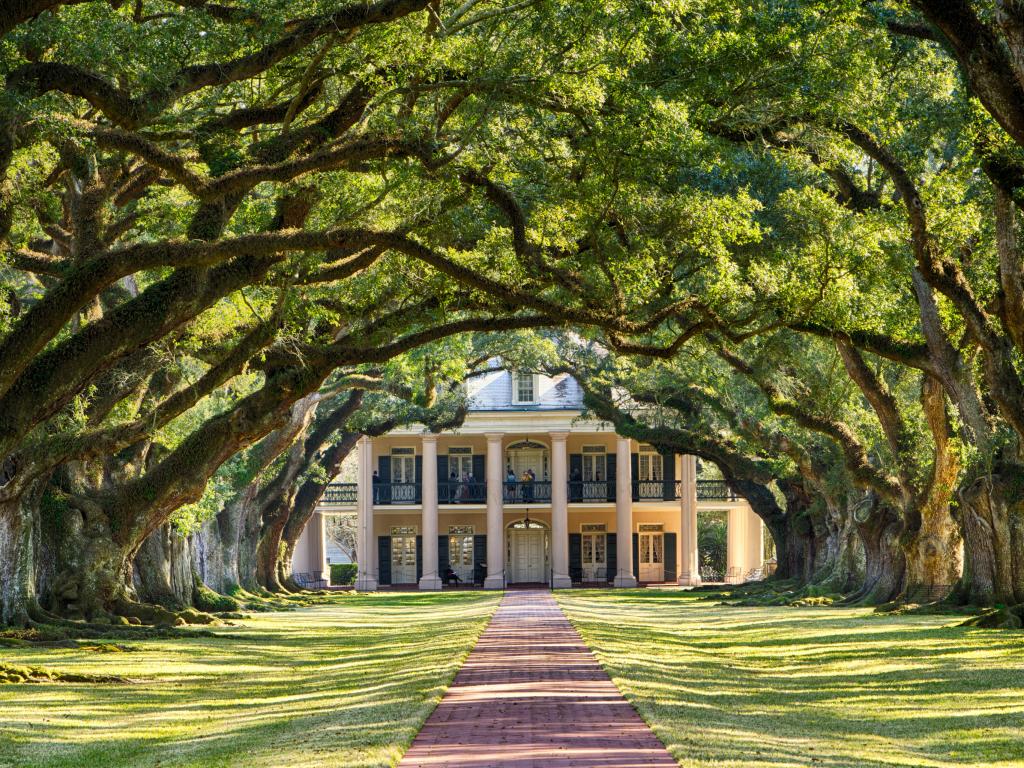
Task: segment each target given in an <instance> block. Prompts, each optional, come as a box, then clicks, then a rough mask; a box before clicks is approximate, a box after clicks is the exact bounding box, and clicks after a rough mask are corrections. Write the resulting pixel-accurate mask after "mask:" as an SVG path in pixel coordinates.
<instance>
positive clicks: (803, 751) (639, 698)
mask: <svg viewBox="0 0 1024 768" xmlns="http://www.w3.org/2000/svg"><path fill="white" fill-rule="evenodd" d="M556 598H557V599H558V601H559V603H560V604H561V606H562V608H563V609H564V610H565V612H566V615H568V617H569V619H570V620H571V621H572V622H573V624H574V625H575V626H576V627H577V629H579V631H580V633H581V634H582V635H583V639H584V640H585V641H586V642H587V644H588V645H589V646H590V648H591V649H592V650H593V651H594V653H595V655H596V656H597V658H598V660H599V661H600V662H601V664H602V665H603V666H604V668H605V669H606V670H607V671H608V673H609V675H611V677H612V679H613V680H614V681H615V683H616V685H618V687H619V688H620V690H621V691H622V692H623V694H624V695H625V696H626V698H627V699H629V701H630V702H631V703H632V704H633V705H634V706H635V707H636V708H637V710H638V711H639V712H640V714H641V715H642V716H643V718H644V719H645V720H646V721H647V722H648V723H649V724H650V725H651V727H652V728H653V729H654V731H655V733H656V734H657V735H658V736H659V738H661V739H662V741H664V742H665V744H666V746H668V748H669V750H670V752H671V753H672V754H673V756H674V757H675V758H676V759H677V760H678V761H679V762H680V764H681V765H682V766H684V767H685V768H697V767H698V766H699V767H700V768H706V767H708V766H721V765H728V766H730V767H735V768H766V767H767V766H772V768H782V767H784V766H829V768H840V767H842V766H850V767H851V768H853V767H854V766H856V767H857V768H861V767H867V768H872V767H876V768H882V766H915V768H916V767H917V766H930V767H932V768H964V767H965V766H980V765H985V766H998V767H999V768H1010V767H1011V766H1013V767H1015V768H1022V767H1024V739H1021V737H1020V734H1021V733H1024V640H1022V638H1021V636H1020V634H1019V633H1016V634H1015V633H1000V632H992V631H983V630H974V629H964V628H958V627H955V626H953V625H954V624H956V623H957V621H958V619H956V618H950V617H944V616H906V615H904V616H899V615H876V614H873V613H872V612H871V611H870V610H866V609H853V608H789V607H766V608H752V607H743V608H737V607H729V606H721V605H718V604H716V603H715V602H714V601H710V600H706V599H701V594H700V593H688V592H684V591H674V592H673V591H667V590H666V591H665V592H663V593H658V594H652V591H650V590H647V591H644V590H636V591H621V592H620V591H613V590H602V591H590V592H582V591H577V592H558V593H556Z"/></svg>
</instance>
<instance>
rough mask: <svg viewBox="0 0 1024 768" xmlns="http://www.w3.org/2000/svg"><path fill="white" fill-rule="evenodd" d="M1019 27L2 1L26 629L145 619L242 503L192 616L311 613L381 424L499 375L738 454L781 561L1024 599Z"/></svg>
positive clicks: (841, 16)
mask: <svg viewBox="0 0 1024 768" xmlns="http://www.w3.org/2000/svg"><path fill="white" fill-rule="evenodd" d="M1022 30H1024V11H1021V9H1019V8H1017V6H1016V4H1013V3H1004V4H1000V5H999V6H998V8H996V9H992V8H989V7H988V6H987V5H985V4H981V3H972V2H962V3H952V4H951V3H939V2H927V1H925V0H915V2H911V3H897V2H869V3H864V2H860V1H858V2H838V3H836V2H831V3H820V2H800V3H772V4H761V5H758V6H750V5H749V4H744V3H738V2H724V3H723V2H714V3H711V2H704V1H703V0H695V1H694V2H672V3H643V2H626V1H624V0H623V1H621V2H574V3H565V2H551V1H548V0H524V1H523V2H497V1H496V0H466V2H462V3H448V2H442V1H440V0H414V1H410V0H375V1H374V2H369V3H367V2H341V1H338V2H335V1H330V2H329V1H327V0H317V1H313V2H295V1H291V2H280V1H279V0H252V1H251V2H246V3H241V2H235V3H232V2H227V3H213V2H206V1H205V0H134V2H131V3H128V2H119V1H117V0H110V1H109V2H101V1H100V0H78V1H76V2H56V1H55V0H19V1H18V2H14V3H9V4H7V6H5V9H4V10H3V11H2V12H0V34H2V35H3V39H2V47H0V69H2V72H0V74H2V75H3V78H4V89H3V92H2V96H0V126H2V129H0V171H2V188H0V237H2V247H3V256H2V257H0V258H2V262H0V359H2V360H3V366H2V368H0V458H2V460H3V482H2V484H0V576H2V581H3V588H2V589H0V592H2V600H0V609H2V610H0V620H2V621H4V622H7V623H27V622H32V621H35V622H44V621H59V620H63V619H64V618H66V617H67V616H69V615H70V616H72V617H74V618H78V617H80V616H81V617H85V618H87V619H88V618H93V617H95V616H101V615H107V614H110V613H114V614H118V615H122V616H133V617H136V618H143V617H142V616H141V614H142V613H144V611H143V610H142V609H141V608H140V607H139V606H141V605H143V604H144V603H149V602H165V603H166V602H168V600H169V599H170V598H169V597H168V596H167V595H163V594H160V592H161V589H163V587H161V586H160V585H155V586H154V585H149V586H146V585H144V586H143V591H149V593H150V594H148V595H145V596H144V598H145V599H144V600H141V602H140V597H139V595H138V594H137V592H138V590H137V589H136V587H135V585H134V583H133V582H134V581H135V579H134V578H133V569H135V570H136V571H137V570H138V564H137V558H138V556H139V553H140V552H142V551H144V547H147V546H152V544H149V545H147V543H146V542H147V541H148V540H150V539H151V537H152V536H153V535H154V534H155V533H156V532H157V531H159V530H161V529H162V527H164V526H166V525H167V524H168V523H170V522H172V521H177V523H178V524H179V525H180V526H181V527H183V528H184V529H189V530H198V528H199V527H202V526H206V529H208V530H211V531H212V528H213V527H214V523H213V521H217V524H216V526H215V527H216V528H217V546H216V547H214V551H216V553H217V554H216V557H215V558H214V560H215V561H216V562H215V563H214V562H213V561H210V562H209V563H208V564H207V565H208V566H209V568H208V570H209V574H207V573H205V572H204V573H203V574H202V578H201V579H200V581H202V582H203V586H202V589H200V588H198V587H197V588H196V589H195V590H193V594H192V595H189V596H187V601H192V600H194V598H195V595H196V594H203V589H207V588H208V587H213V589H214V590H215V591H220V592H226V591H230V590H231V589H233V588H235V587H237V586H239V585H243V586H245V587H247V588H250V589H255V588H257V585H258V586H259V588H265V589H270V590H280V589H289V588H295V585H294V583H290V581H289V579H290V574H289V571H288V567H289V566H288V562H289V560H290V549H289V547H290V546H294V543H295V541H296V539H297V536H298V533H299V532H300V531H301V528H302V526H303V525H304V524H305V522H306V520H308V518H309V514H311V511H312V509H313V508H314V507H315V504H316V502H317V500H318V499H319V495H320V494H321V493H322V492H323V489H324V486H325V484H326V482H327V480H329V479H330V476H331V475H332V474H333V473H334V472H336V471H337V467H338V466H339V465H340V462H341V461H342V460H343V459H344V457H345V455H347V453H348V451H349V450H351V448H352V446H353V445H354V442H355V439H356V438H357V436H358V435H360V434H374V433H380V432H383V431H387V430H388V429H390V428H392V427H393V426H394V425H396V424H398V423H403V422H413V421H417V422H422V423H425V424H428V425H435V426H436V428H441V426H442V425H444V424H454V423H458V420H459V419H460V418H461V414H462V413H463V407H464V404H460V402H459V396H458V388H457V387H456V386H455V385H456V384H457V383H458V382H459V381H461V380H463V379H464V378H465V377H466V376H468V375H470V374H471V373H472V372H473V371H474V370H476V369H478V368H479V367H480V366H481V365H483V364H485V363H486V361H487V359H489V358H492V357H502V358H504V359H506V360H509V361H519V364H521V365H525V366H536V367H537V368H538V369H546V370H558V371H569V372H571V373H572V374H573V375H575V376H576V377H577V378H578V379H579V380H580V381H581V383H582V384H583V386H584V388H585V390H586V392H587V406H588V408H589V409H590V410H591V411H592V412H593V413H594V414H595V415H597V416H600V417H601V418H604V419H607V420H609V421H612V422H614V423H615V425H616V426H617V428H618V429H619V430H620V431H621V432H622V433H624V434H629V435H632V436H635V437H638V438H640V439H643V440H645V441H649V442H654V443H655V444H658V445H661V446H664V447H665V448H671V449H672V450H674V451H676V452H680V453H693V454H696V455H698V456H701V457H703V458H705V459H706V460H707V461H709V462H712V463H713V464H715V465H716V466H717V467H718V468H719V469H720V470H721V472H722V473H723V475H724V476H725V477H726V478H727V480H729V482H730V483H732V484H733V486H734V488H736V489H737V490H738V491H739V492H740V493H742V494H743V495H744V496H745V497H746V498H747V499H748V500H749V501H750V503H751V505H752V507H753V508H754V509H755V511H757V513H758V514H759V515H761V516H762V518H763V519H764V520H765V522H766V524H767V525H768V526H769V529H770V530H771V532H772V536H773V538H774V539H775V543H776V546H777V547H778V549H779V552H780V568H781V570H782V571H783V572H784V573H785V574H787V575H792V576H794V577H800V578H802V579H804V580H807V581H814V582H819V583H822V582H824V583H828V584H829V585H831V586H833V587H834V588H835V589H836V590H838V591H842V592H845V593H848V594H850V595H852V596H853V597H854V598H855V599H863V600H867V601H873V602H885V601H890V600H894V599H901V600H905V601H921V600H932V599H938V598H944V597H946V596H947V595H952V596H953V597H954V598H955V599H959V600H962V601H965V602H971V603H978V604H986V605H987V604H993V603H999V604H1011V605H1013V604H1020V603H1024V562H1022V559H1024V522H1022V520H1024V517H1022V516H1024V473H1022V459H1024V457H1022V438H1024V379H1022V369H1021V365H1022V359H1021V354H1022V349H1024V346H1022V345H1024V268H1022V261H1021V253H1020V246H1019V244H1018V242H1017V237H1018V235H1017V221H1016V218H1017V207H1018V205H1020V204H1022V203H1024V192H1022V180H1024V113H1021V104H1024V101H1022V99H1021V98H1020V96H1021V95H1022V94H1021V93H1020V89H1021V88H1024V85H1022V83H1024V65H1022V64H1021V62H1022V61H1024V57H1022V56H1021V55H1020V54H1021V46H1022V45H1024V36H1022ZM40 547H46V548H47V551H52V552H60V553H61V556H60V557H59V558H54V559H50V560H47V561H45V562H44V561H43V559H41V558H39V557H38V556H37V554H36V553H37V552H38V551H39V548H40ZM961 551H962V552H963V554H962V555H961ZM205 570H206V566H204V571H205ZM143 582H145V578H143ZM164 591H165V592H166V590H164Z"/></svg>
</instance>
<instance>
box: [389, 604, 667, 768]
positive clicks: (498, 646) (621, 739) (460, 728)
mask: <svg viewBox="0 0 1024 768" xmlns="http://www.w3.org/2000/svg"><path fill="white" fill-rule="evenodd" d="M421 766H423V767H426V766H430V768H439V767H440V766H451V768H598V767H599V766H601V767H606V768H612V766H614V768H634V767H636V768H639V766H664V767H665V768H670V767H671V768H676V762H675V761H674V760H673V759H672V758H671V757H670V756H669V754H668V752H667V751H666V750H665V747H663V746H662V744H661V742H660V741H658V739H657V738H655V736H654V734H653V733H652V732H651V729H650V728H648V727H647V725H646V724H645V723H644V721H643V720H641V719H640V716H639V715H637V713H636V712H635V711H634V710H633V708H632V707H631V706H630V705H629V704H628V703H627V702H626V700H625V699H624V698H622V694H620V693H619V691H618V689H617V688H616V687H615V686H614V685H613V684H612V681H611V680H610V679H609V678H608V675H607V674H605V672H604V670H603V669H601V667H600V666H599V665H598V663H597V661H596V660H595V659H594V657H593V655H591V653H590V651H589V650H588V649H587V647H586V646H585V645H584V644H583V641H582V640H581V639H580V636H579V634H577V632H576V630H575V629H573V627H572V625H571V624H570V623H569V621H568V620H567V619H566V618H565V616H564V614H563V613H562V611H561V609H560V608H559V607H558V604H557V603H556V602H555V600H554V598H553V597H552V596H551V594H550V593H549V592H548V591H547V590H530V591H522V592H507V593H506V594H505V597H504V598H503V599H502V601H501V605H500V606H499V607H498V610H497V612H496V613H495V614H494V618H493V619H492V620H491V623H490V624H489V625H488V626H487V629H486V630H484V633H483V634H482V635H481V636H480V640H479V642H478V643H477V644H476V647H475V648H474V649H473V652H472V653H471V654H470V655H469V658H467V659H466V663H465V665H464V666H463V667H462V669H461V670H460V671H459V674H458V675H457V676H456V678H455V682H454V683H453V684H452V687H451V688H449V689H448V692H447V693H446V694H445V696H444V698H443V699H441V703H440V704H439V705H438V707H437V709H436V710H434V713H433V714H432V715H431V716H430V718H429V719H428V720H427V722H426V724H425V725H424V726H423V730H421V731H420V733H419V735H418V736H417V737H416V740H415V741H414V742H413V744H412V747H410V749H409V751H408V752H407V753H406V754H405V757H404V758H403V759H402V762H401V763H399V768H420V767H421Z"/></svg>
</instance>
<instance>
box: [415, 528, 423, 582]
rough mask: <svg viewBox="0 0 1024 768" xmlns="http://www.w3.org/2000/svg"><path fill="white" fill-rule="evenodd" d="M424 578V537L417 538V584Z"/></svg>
mask: <svg viewBox="0 0 1024 768" xmlns="http://www.w3.org/2000/svg"><path fill="white" fill-rule="evenodd" d="M422 578H423V537H422V536H417V537H416V583H419V580H420V579H422Z"/></svg>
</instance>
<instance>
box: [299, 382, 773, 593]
mask: <svg viewBox="0 0 1024 768" xmlns="http://www.w3.org/2000/svg"><path fill="white" fill-rule="evenodd" d="M467 395H468V397H469V400H470V409H469V411H468V414H467V416H466V419H465V421H464V423H463V425H462V426H461V427H460V428H459V429H457V430H453V431H451V432H442V433H440V434H434V433H430V432H427V431H426V430H424V428H423V427H422V426H410V427H406V428H402V429H397V430H395V431H393V432H390V433H389V434H387V435H384V436H382V437H378V438H363V439H362V440H361V441H360V442H359V446H358V481H357V482H356V483H354V484H334V485H332V486H331V487H330V488H329V489H328V492H327V493H326V494H325V497H324V499H323V501H322V502H321V505H320V508H319V509H318V512H317V515H315V516H314V519H313V520H312V521H311V522H310V525H309V526H307V530H306V533H304V534H303V539H302V540H300V542H299V544H298V546H297V547H296V555H295V560H294V563H293V566H294V568H295V570H296V572H305V573H311V574H313V575H314V576H315V574H317V573H318V572H321V573H322V572H323V571H324V570H325V569H326V565H325V564H324V562H323V561H324V551H325V550H324V547H323V528H324V525H323V517H324V516H326V515H331V514H356V515H357V516H358V521H357V532H358V536H357V538H358V546H357V561H358V563H359V573H358V577H357V581H356V588H357V589H361V590H374V589H377V588H379V587H381V586H400V585H406V586H412V585H417V586H418V587H419V588H420V589H425V590H437V589H441V588H442V587H443V586H444V584H445V583H446V582H448V581H452V582H454V578H452V577H453V575H454V576H455V577H457V578H458V581H459V582H461V583H476V584H480V585H482V586H484V587H485V588H493V589H499V588H504V587H505V586H507V585H510V584H548V585H551V586H552V587H554V588H564V587H569V586H572V585H573V584H580V583H592V584H611V585H614V586H617V587H632V586H636V585H637V584H645V583H646V584H651V583H677V584H682V585H697V584H699V583H700V575H699V570H698V551H697V515H698V512H699V511H700V510H701V509H707V510H711V509H715V510H725V511H726V512H727V513H728V557H727V560H728V562H727V572H726V574H725V578H726V581H730V582H739V581H743V580H746V579H747V578H750V577H751V576H755V577H756V576H757V575H758V574H759V573H760V572H761V570H762V566H763V562H762V560H763V550H764V530H763V525H762V523H761V520H760V518H758V517H757V515H755V514H754V513H753V512H752V510H751V509H750V507H749V505H748V504H747V502H746V501H745V500H743V499H741V498H738V497H736V496H734V495H733V494H732V493H731V492H730V491H729V489H728V488H727V487H726V485H725V483H724V482H722V481H715V480H710V481H700V480H698V478H697V469H696V461H695V459H694V457H692V456H683V455H674V454H662V453H659V452H657V451H656V450H655V449H654V448H653V447H652V446H649V445H645V444H642V443H637V442H636V441H635V440H631V439H629V438H627V437H622V436H620V435H617V434H615V431H614V428H613V427H612V425H610V424H608V423H605V422H601V421H594V420H589V419H585V418H583V393H582V391H581V390H580V387H579V385H578V384H577V382H576V381H575V380H574V379H572V377H570V376H568V375H561V376H555V377H548V376H543V375H539V374H533V373H518V372H509V371H507V370H501V369H494V370H491V371H488V372H487V373H485V374H483V375H481V376H478V377H475V378H474V379H472V380H471V381H470V382H469V383H468V384H467Z"/></svg>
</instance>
